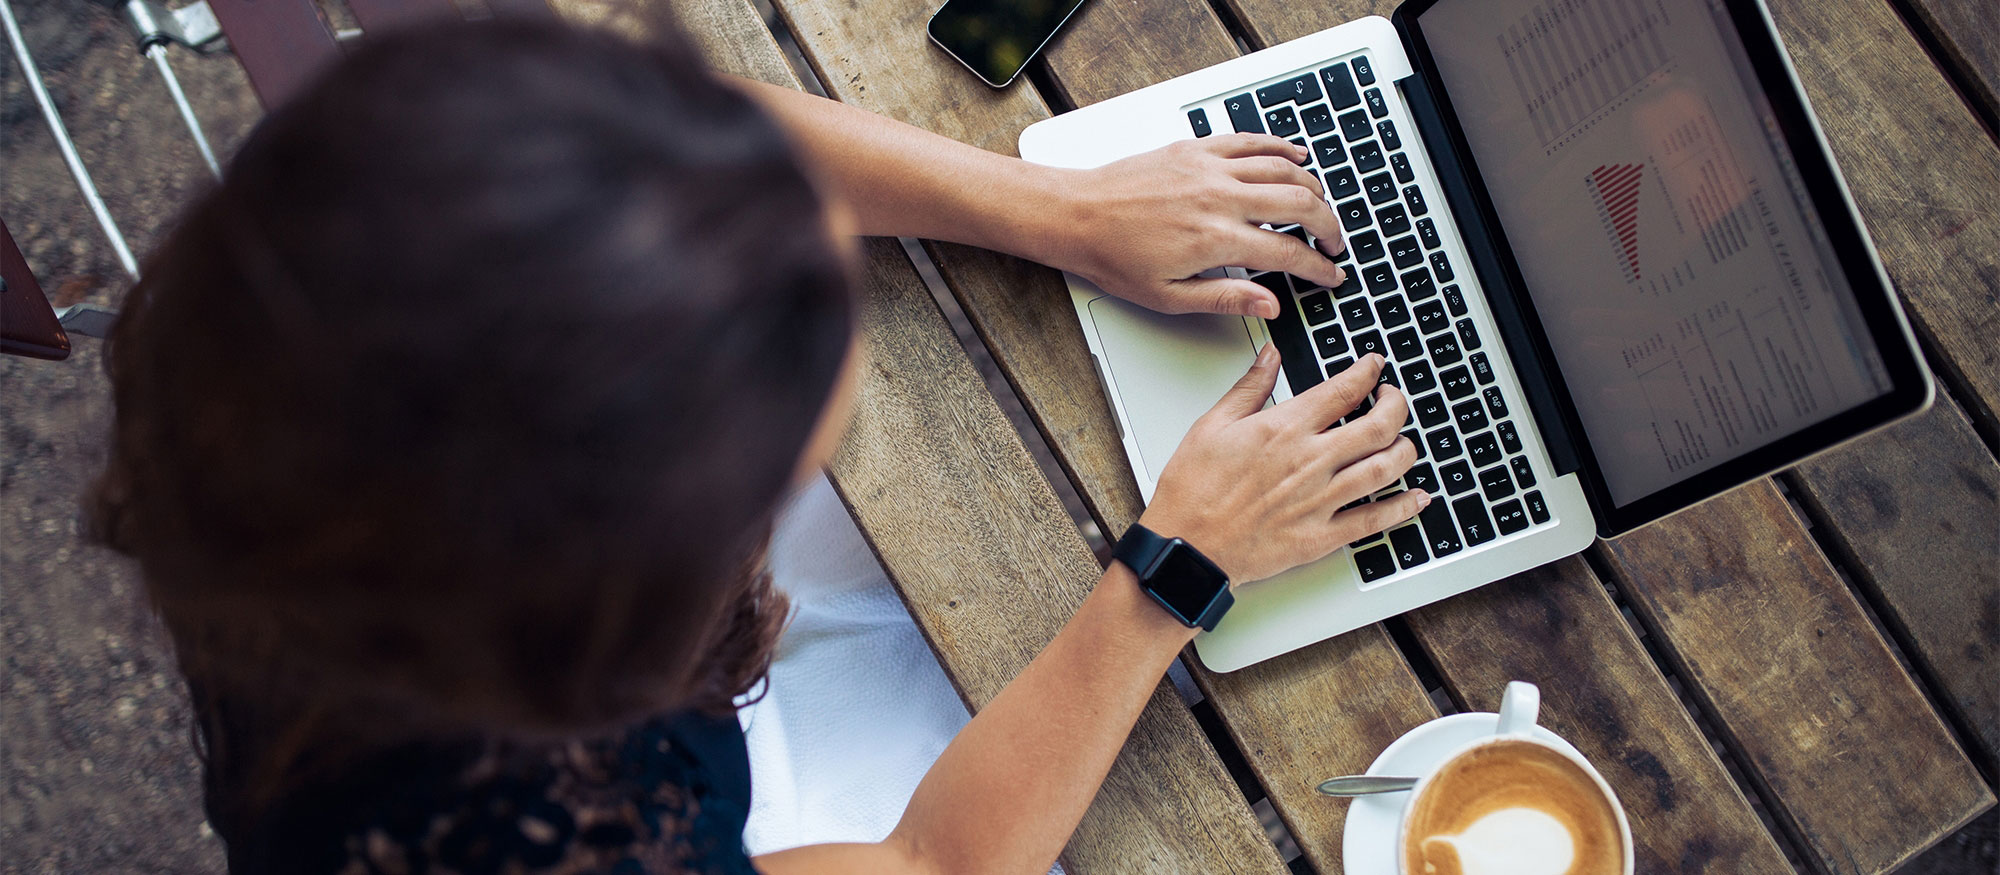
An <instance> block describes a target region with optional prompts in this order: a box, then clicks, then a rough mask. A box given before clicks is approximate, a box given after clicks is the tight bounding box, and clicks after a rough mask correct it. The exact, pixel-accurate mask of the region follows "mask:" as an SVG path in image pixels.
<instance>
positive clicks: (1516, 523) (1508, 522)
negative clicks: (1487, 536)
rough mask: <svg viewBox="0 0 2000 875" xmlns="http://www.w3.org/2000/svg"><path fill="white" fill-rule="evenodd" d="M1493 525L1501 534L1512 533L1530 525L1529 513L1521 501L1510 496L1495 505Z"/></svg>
mask: <svg viewBox="0 0 2000 875" xmlns="http://www.w3.org/2000/svg"><path fill="white" fill-rule="evenodd" d="M1493 526H1494V528H1497V529H1499V530H1500V534H1503V535H1511V534H1514V533H1515V532H1518V531H1520V530H1522V529H1525V528H1527V527H1528V515H1527V513H1526V512H1524V511H1522V510H1521V503H1520V502H1519V501H1515V500H1514V499H1511V498H1510V499H1507V500H1506V501H1503V502H1500V503H1499V504H1496V505H1494V506H1493Z"/></svg>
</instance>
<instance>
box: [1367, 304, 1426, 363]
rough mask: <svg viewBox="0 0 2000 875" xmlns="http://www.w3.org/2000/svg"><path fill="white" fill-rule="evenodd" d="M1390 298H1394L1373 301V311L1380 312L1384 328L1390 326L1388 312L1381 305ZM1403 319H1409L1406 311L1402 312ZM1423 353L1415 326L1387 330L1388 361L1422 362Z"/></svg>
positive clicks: (1422, 345) (1422, 346) (1422, 343)
mask: <svg viewBox="0 0 2000 875" xmlns="http://www.w3.org/2000/svg"><path fill="white" fill-rule="evenodd" d="M1392 300H1395V299H1393V298H1384V299H1382V300H1380V301H1376V302H1375V312H1377V313H1381V314H1382V326H1383V327H1385V328H1387V327H1391V326H1390V325H1389V314H1388V313H1387V312H1385V311H1384V310H1383V305H1385V304H1387V303H1388V302H1389V301H1392ZM1396 303H1398V304H1401V303H1402V302H1401V301H1396ZM1403 321H1404V322H1408V321H1410V316H1409V314H1408V313H1404V314H1403ZM1398 324H1400V323H1398ZM1423 354H1424V342H1423V341H1422V340H1419V339H1417V330H1416V329H1415V328H1404V329H1400V330H1397V331H1391V332H1389V360H1390V361H1396V362H1417V363H1422V361H1423Z"/></svg>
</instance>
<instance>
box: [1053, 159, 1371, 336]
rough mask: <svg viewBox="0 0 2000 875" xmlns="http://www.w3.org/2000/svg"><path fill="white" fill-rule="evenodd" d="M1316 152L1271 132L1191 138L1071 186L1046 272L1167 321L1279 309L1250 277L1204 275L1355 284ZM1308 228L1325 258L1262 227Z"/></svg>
mask: <svg viewBox="0 0 2000 875" xmlns="http://www.w3.org/2000/svg"><path fill="white" fill-rule="evenodd" d="M1305 158H1306V151H1305V149H1304V147H1301V146H1295V145H1293V144H1291V143H1289V142H1287V141H1285V140H1282V139H1279V138H1277V137H1272V136H1266V135H1263V134H1227V135H1217V136H1213V137H1204V138H1202V139H1198V140H1183V141H1181V142H1178V143H1174V144H1172V145H1169V146H1165V147H1163V148H1160V149H1155V150H1153V151H1151V152H1147V153H1144V154H1141V155H1135V156H1133V157H1131V158H1126V159H1124V160H1122V161H1117V162H1113V163H1111V164H1107V165H1105V166H1103V167H1098V168H1095V169H1092V170H1083V171H1065V172H1066V173H1069V174H1074V175H1073V176H1071V177H1069V178H1068V179H1067V180H1063V183H1062V184H1063V189H1062V191H1061V194H1060V197H1061V198H1062V199H1063V201H1064V202H1065V204H1066V208H1065V209H1059V210H1052V211H1050V212H1049V213H1048V214H1046V215H1047V218H1049V219H1053V220H1054V221H1055V222H1057V223H1059V224H1058V225H1056V226H1053V227H1051V228H1049V229H1048V230H1047V231H1046V232H1045V233H1044V234H1042V235H1041V236H1042V240H1043V241H1044V244H1045V245H1046V246H1048V247H1049V248H1050V249H1051V251H1050V252H1048V253H1046V254H1045V255H1044V257H1043V258H1042V260H1043V261H1045V262H1046V263H1048V264H1050V265H1052V266H1055V267H1060V268H1062V269H1064V270H1067V271H1069V272H1071V273H1074V274H1077V275H1079V276H1082V277H1084V278H1085V279H1088V280H1090V281H1091V282H1093V283H1095V284H1097V286H1098V288H1101V289H1103V290H1105V291H1106V292H1109V293H1111V294H1113V295H1117V296H1118V297H1121V298H1124V299H1126V300H1128V301H1131V302H1133V303H1135V304H1139V305H1142V306H1145V307H1149V308H1151V309H1154V310H1158V311H1160V312H1162V313H1226V314H1231V315H1237V316H1256V317H1261V318H1265V319H1270V318H1275V317H1276V316H1277V315H1278V300H1277V298H1276V297H1275V296H1273V295H1272V294H1271V292H1270V291H1269V290H1268V289H1265V288H1264V287H1263V286H1260V285H1258V284H1256V283H1253V282H1251V281H1249V280H1239V279H1227V278H1221V277H1200V276H1196V274H1199V273H1201V272H1202V271H1205V270H1208V269H1210V268H1213V267H1223V266H1231V267H1243V268H1248V269H1251V270H1278V271H1284V272H1285V273H1289V274H1292V275H1293V276H1297V277H1301V278H1303V279H1307V280H1311V281H1313V282H1316V283H1319V284H1321V285H1324V286H1328V287H1332V286H1338V285H1340V284H1341V283H1342V282H1344V281H1345V279H1346V275H1345V273H1344V272H1342V271H1341V270H1340V269H1339V268H1337V267H1335V266H1334V263H1333V262H1332V261H1331V260H1329V257H1330V256H1333V255H1338V254H1340V252H1342V251H1343V250H1344V249H1345V248H1346V244H1345V242H1344V239H1345V238H1344V237H1343V235H1342V233H1341V229H1340V223H1339V221H1338V220H1337V219H1336V218H1335V217H1334V214H1333V210H1332V209H1331V208H1329V207H1328V206H1327V205H1326V200H1325V197H1324V195H1323V194H1322V193H1321V191H1322V190H1321V188H1320V184H1319V180H1317V179H1315V178H1313V176H1312V175H1311V174H1309V173H1307V172H1306V171H1305V168H1304V167H1301V166H1300V165H1299V162H1300V161H1301V160H1304V159H1305ZM1259 224H1269V225H1272V226H1277V227H1282V226H1285V225H1293V224H1296V225H1300V226H1302V227H1304V228H1305V230H1306V232H1307V233H1309V234H1311V235H1313V236H1314V237H1315V238H1318V241H1319V242H1318V245H1319V247H1320V248H1321V249H1322V250H1325V251H1324V252H1321V251H1315V250H1314V248H1313V247H1312V246H1308V245H1306V244H1305V243H1304V242H1303V241H1301V240H1299V239H1298V238H1296V237H1293V236H1291V235H1289V234H1281V233H1279V232H1277V231H1272V230H1268V229H1264V228H1260V227H1258V225H1259Z"/></svg>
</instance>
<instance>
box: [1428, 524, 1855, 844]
mask: <svg viewBox="0 0 2000 875" xmlns="http://www.w3.org/2000/svg"><path fill="white" fill-rule="evenodd" d="M1409 623H1410V629H1411V631H1412V632H1414V633H1415V635H1416V637H1417V639H1418V641H1419V642H1421V643H1422V645H1423V647H1424V649H1425V650H1426V651H1427V652H1428V653H1429V654H1430V656H1431V658H1432V660H1433V661H1435V662H1436V663H1437V664H1438V665H1439V667H1440V669H1441V670H1442V672H1443V674H1444V677H1445V681H1446V683H1447V684H1448V685H1449V686H1450V688H1451V690H1452V693H1453V695H1454V696H1455V697H1456V698H1457V699H1458V700H1459V701H1461V702H1464V703H1465V705H1466V706H1467V707H1470V708H1474V709H1478V710H1483V711H1494V710H1498V709H1499V707H1500V693H1501V691H1502V690H1503V689H1504V688H1505V686H1506V684H1507V682H1508V681H1510V680H1526V681H1530V682H1533V683H1535V684H1537V685H1538V686H1540V687H1541V689H1542V721H1541V722H1542V724H1543V725H1545V726H1548V727H1549V728H1550V729H1553V730H1555V731H1556V732H1557V733H1559V734H1561V735H1562V736H1563V737H1564V738H1567V739H1569V740H1570V741H1571V742H1573V743H1575V744H1576V746H1577V748H1578V749H1580V750H1582V751H1583V753H1584V755H1585V756H1587V757H1589V758H1590V761H1591V762H1592V763H1595V764H1596V765H1597V768H1598V770H1599V771H1602V772H1603V773H1604V777H1605V779H1606V780H1608V781H1609V782H1610V783H1611V787H1612V789H1614V790H1616V791H1618V798H1619V801H1620V802H1623V803H1624V805H1625V811H1626V814H1627V816H1628V817H1630V818H1631V821H1632V826H1633V829H1632V839H1633V848H1634V851H1635V856H1636V863H1637V871H1640V872H1744V873H1747V872H1785V871H1790V866H1789V865H1788V864H1787V863H1786V862H1785V857H1784V852H1783V851H1782V850H1780V849H1779V847H1778V845H1777V843H1776V842H1775V841H1773V839H1772V838H1771V835H1770V834H1769V833H1768V832H1766V831H1765V829H1764V826H1763V824H1762V823H1761V822H1759V821H1758V819H1757V814H1756V812H1755V811H1754V810H1753V809H1752V808H1751V807H1750V803H1749V800H1747V799H1745V798H1744V795H1743V792H1742V791H1741V790H1740V789H1738V788H1737V786H1736V784H1735V783H1734V782H1733V781H1731V780H1730V778H1729V775H1728V773H1727V771H1726V770H1725V769H1724V768H1723V767H1722V764H1721V762H1720V761H1719V760H1717V759H1716V758H1715V754H1714V752H1713V751H1712V750H1711V749H1710V748H1709V745H1708V742H1707V740H1706V739H1705V738H1704V737H1703V736H1702V733H1701V730H1700V728H1698V727H1697V726H1696V725H1695V723H1694V721H1693V719H1692V718H1690V717H1689V716H1688V713H1687V711H1686V710H1685V709H1684V708H1682V707H1681V705H1680V702H1679V701H1678V700H1677V699H1676V698H1675V696H1674V691H1673V689H1672V688H1671V687H1669V686H1668V685H1667V681H1666V678H1665V677H1663V676H1661V674H1660V672H1659V670H1658V669H1657V668H1655V667H1654V665H1653V663H1652V660H1651V658H1650V657H1648V656H1647V655H1646V652H1645V649H1644V647H1643V646H1642V645H1641V644H1640V643H1639V639H1638V638H1637V637H1635V636H1634V635H1633V634H1632V631H1631V629H1630V628H1629V627H1627V626H1626V625H1625V623H1624V622H1623V621H1622V620H1621V619H1620V617H1619V613H1618V608H1617V606H1616V605H1614V604H1613V603H1612V601H1611V598H1610V596H1608V595H1606V594H1605V592H1604V587H1603V586H1602V585H1601V584H1600V583H1599V582H1598V580H1597V577H1596V575H1594V574H1592V573H1591V571H1590V567H1589V566H1588V565H1587V564H1586V563H1585V562H1584V561H1583V560H1582V559H1581V558H1579V557H1571V558H1569V559H1565V560H1562V561H1561V562H1557V563H1554V564H1551V565H1545V566H1543V567H1541V568H1537V569H1535V570H1533V571H1529V572H1527V573H1524V574H1518V575H1515V576H1513V577H1511V578H1508V579H1507V580H1503V581H1500V582H1499V583H1495V584H1492V585H1490V586H1486V587H1483V588H1480V589H1476V590H1473V591H1472V592H1469V593H1466V594H1464V595H1461V596H1458V597H1457V598H1453V599H1450V600H1447V601H1444V602H1440V603H1438V604H1434V605H1430V606H1429V607H1425V608H1422V609H1420V610H1418V611H1417V612H1416V613H1414V614H1412V615H1410V617H1409ZM1885 813H1886V812H1885Z"/></svg>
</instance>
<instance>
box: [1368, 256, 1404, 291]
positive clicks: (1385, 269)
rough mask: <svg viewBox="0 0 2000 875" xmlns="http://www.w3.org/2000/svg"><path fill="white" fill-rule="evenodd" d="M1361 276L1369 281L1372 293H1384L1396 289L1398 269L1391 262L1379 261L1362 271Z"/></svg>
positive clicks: (1369, 288) (1369, 289)
mask: <svg viewBox="0 0 2000 875" xmlns="http://www.w3.org/2000/svg"><path fill="white" fill-rule="evenodd" d="M1361 278H1362V279H1365V280H1367V281H1368V292H1369V293H1370V294H1375V295H1382V294H1387V293H1389V292H1393V291H1395V290H1396V269H1395V268H1393V267H1390V266H1389V262H1386V261H1378V262H1376V263H1374V264H1372V265H1369V266H1368V267H1367V268H1366V269H1365V270H1363V271H1361Z"/></svg>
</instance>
